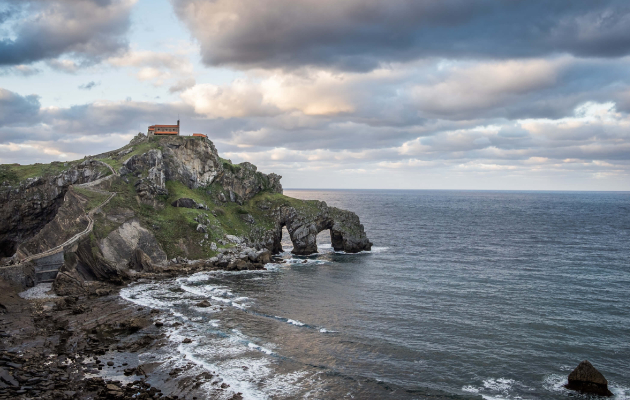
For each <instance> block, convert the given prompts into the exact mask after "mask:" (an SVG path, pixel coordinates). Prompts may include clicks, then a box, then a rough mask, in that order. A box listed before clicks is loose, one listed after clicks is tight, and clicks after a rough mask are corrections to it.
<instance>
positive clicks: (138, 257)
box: [129, 248, 156, 272]
mask: <svg viewBox="0 0 630 400" xmlns="http://www.w3.org/2000/svg"><path fill="white" fill-rule="evenodd" d="M129 269H131V270H134V271H136V272H154V271H155V270H156V268H155V266H154V265H153V260H151V257H149V256H148V255H147V254H146V253H145V252H144V251H142V249H139V248H138V249H135V250H134V251H133V253H132V254H131V259H130V260H129Z"/></svg>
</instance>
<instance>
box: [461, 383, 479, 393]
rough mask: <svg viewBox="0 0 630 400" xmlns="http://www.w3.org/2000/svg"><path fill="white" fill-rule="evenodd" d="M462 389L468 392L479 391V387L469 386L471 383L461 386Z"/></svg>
mask: <svg viewBox="0 0 630 400" xmlns="http://www.w3.org/2000/svg"><path fill="white" fill-rule="evenodd" d="M462 390H463V391H464V392H468V393H479V388H476V387H474V386H471V385H468V386H464V387H462Z"/></svg>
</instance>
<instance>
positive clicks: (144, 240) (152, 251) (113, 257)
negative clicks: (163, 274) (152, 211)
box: [98, 219, 167, 269]
mask: <svg viewBox="0 0 630 400" xmlns="http://www.w3.org/2000/svg"><path fill="white" fill-rule="evenodd" d="M98 247H99V249H100V251H101V252H102V254H103V257H105V259H107V260H109V261H110V262H112V263H113V264H114V265H116V266H117V267H118V268H119V269H124V268H125V267H126V266H127V264H128V263H129V260H130V259H131V257H132V255H133V253H134V251H136V250H137V249H139V250H141V251H143V252H144V254H145V255H147V256H148V257H149V259H150V260H151V263H152V264H154V265H161V266H163V265H166V261H167V257H166V253H165V252H164V250H163V249H162V247H161V246H160V244H159V243H158V241H157V240H156V239H155V236H154V235H153V233H151V231H149V230H148V229H146V228H144V227H143V226H142V225H140V221H138V220H137V219H131V220H129V221H126V222H125V223H123V224H122V225H120V226H119V227H118V228H117V229H115V230H114V231H112V232H111V233H110V234H109V235H107V237H106V238H104V239H102V240H100V241H99V243H98Z"/></svg>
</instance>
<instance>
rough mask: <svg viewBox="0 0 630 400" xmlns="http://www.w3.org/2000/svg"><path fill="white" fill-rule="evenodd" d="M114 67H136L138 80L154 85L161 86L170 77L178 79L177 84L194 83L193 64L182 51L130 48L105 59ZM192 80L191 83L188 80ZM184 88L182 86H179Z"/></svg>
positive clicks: (176, 85) (188, 85)
mask: <svg viewBox="0 0 630 400" xmlns="http://www.w3.org/2000/svg"><path fill="white" fill-rule="evenodd" d="M107 62H108V63H109V64H110V65H112V66H115V67H133V68H136V70H137V73H136V78H137V79H138V80H140V81H151V82H152V83H153V84H154V85H155V86H162V85H163V84H165V83H166V82H167V81H169V80H171V79H175V78H177V79H179V80H178V83H177V84H175V85H174V86H173V87H178V85H184V86H186V85H187V86H186V87H190V86H192V85H194V77H193V75H194V74H193V72H194V71H193V66H192V64H191V62H190V60H189V58H188V55H187V54H186V53H184V52H176V53H167V52H155V51H146V50H143V51H137V50H131V51H128V52H125V53H123V54H119V55H117V56H114V57H110V58H109V59H107ZM191 81H192V82H193V83H192V84H191V83H190V82H191ZM181 87H182V89H180V91H181V90H184V87H183V86H181Z"/></svg>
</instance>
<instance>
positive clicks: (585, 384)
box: [564, 360, 613, 396]
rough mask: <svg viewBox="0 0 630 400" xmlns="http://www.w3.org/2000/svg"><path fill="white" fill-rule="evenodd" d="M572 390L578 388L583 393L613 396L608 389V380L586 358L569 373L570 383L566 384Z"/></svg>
mask: <svg viewBox="0 0 630 400" xmlns="http://www.w3.org/2000/svg"><path fill="white" fill-rule="evenodd" d="M564 387H565V388H567V389H570V390H577V391H579V392H582V393H592V394H598V395H600V396H612V395H613V394H612V392H611V391H610V390H608V381H607V380H606V378H604V375H602V373H601V372H599V371H598V370H597V369H596V368H595V367H593V364H591V363H590V362H588V360H584V361H582V362H581V363H580V365H578V366H577V367H576V368H575V369H574V370H573V372H571V373H570V374H569V383H568V384H566V385H564Z"/></svg>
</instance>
